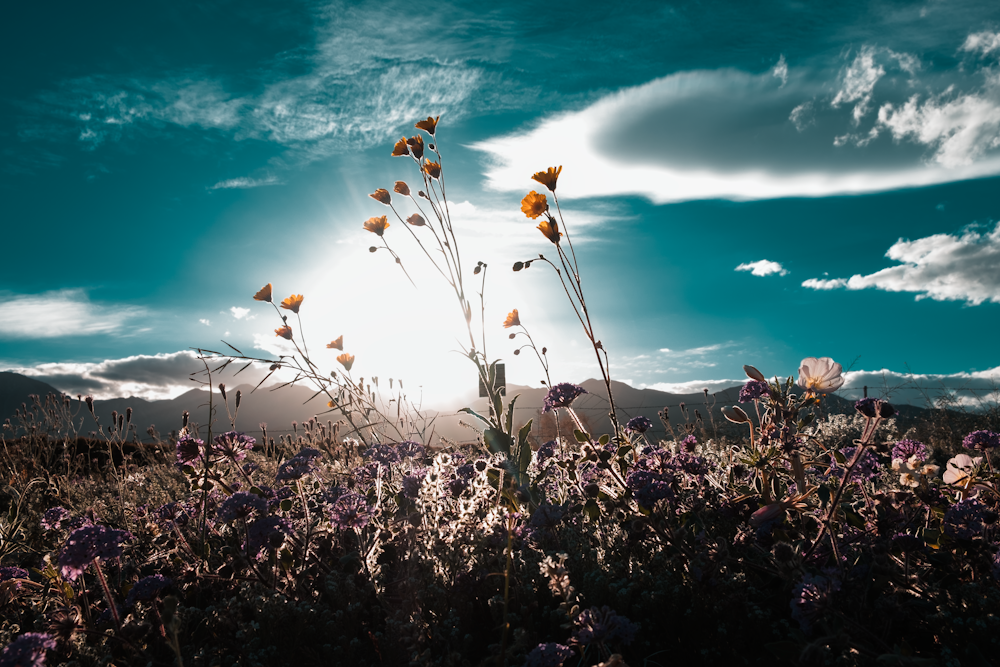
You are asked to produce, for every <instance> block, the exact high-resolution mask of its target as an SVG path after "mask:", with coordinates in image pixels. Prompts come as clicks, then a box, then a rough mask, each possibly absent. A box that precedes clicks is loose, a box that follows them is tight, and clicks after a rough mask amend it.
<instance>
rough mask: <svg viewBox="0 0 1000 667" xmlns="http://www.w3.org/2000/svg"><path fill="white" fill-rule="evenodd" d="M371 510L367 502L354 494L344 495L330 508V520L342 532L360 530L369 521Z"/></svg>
mask: <svg viewBox="0 0 1000 667" xmlns="http://www.w3.org/2000/svg"><path fill="white" fill-rule="evenodd" d="M371 516H372V513H371V508H370V507H368V501H367V500H365V499H364V498H362V497H361V496H359V495H358V494H356V493H346V494H344V495H343V496H341V497H340V498H339V499H338V500H337V502H335V503H334V504H333V507H331V508H330V520H331V521H332V522H333V524H334V525H335V526H337V527H338V528H341V529H343V530H347V529H348V528H357V529H359V530H360V529H361V528H364V527H365V526H367V525H368V522H369V521H370V520H371Z"/></svg>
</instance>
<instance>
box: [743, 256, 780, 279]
mask: <svg viewBox="0 0 1000 667" xmlns="http://www.w3.org/2000/svg"><path fill="white" fill-rule="evenodd" d="M736 271H749V272H750V273H751V274H753V275H755V276H770V275H772V274H775V273H777V274H778V275H779V276H786V275H788V271H787V270H786V269H785V268H784V267H782V266H781V264H780V263H779V262H772V261H770V260H767V259H762V260H759V261H756V262H747V263H744V264H740V265H739V266H737V267H736Z"/></svg>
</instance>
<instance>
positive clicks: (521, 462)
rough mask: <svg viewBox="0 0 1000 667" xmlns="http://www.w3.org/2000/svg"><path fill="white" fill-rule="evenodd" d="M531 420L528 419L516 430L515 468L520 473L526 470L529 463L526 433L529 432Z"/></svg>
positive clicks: (529, 454)
mask: <svg viewBox="0 0 1000 667" xmlns="http://www.w3.org/2000/svg"><path fill="white" fill-rule="evenodd" d="M532 421H534V420H531V419H529V420H528V423H527V424H525V425H524V426H522V427H521V430H520V431H518V432H517V469H518V471H520V473H521V474H522V475H524V474H525V473H526V472H528V466H529V465H531V445H530V444H529V443H528V435H529V434H530V433H531V422H532Z"/></svg>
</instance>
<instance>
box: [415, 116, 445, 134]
mask: <svg viewBox="0 0 1000 667" xmlns="http://www.w3.org/2000/svg"><path fill="white" fill-rule="evenodd" d="M440 118H441V116H437V117H435V118H431V117H430V116H428V117H427V120H422V121H420V122H419V123H417V124H416V125H414V126H413V127H415V128H417V129H418V130H423V131H424V132H426V133H427V134H429V135H431V136H432V137H433V136H434V130H436V129H437V124H438V119H440Z"/></svg>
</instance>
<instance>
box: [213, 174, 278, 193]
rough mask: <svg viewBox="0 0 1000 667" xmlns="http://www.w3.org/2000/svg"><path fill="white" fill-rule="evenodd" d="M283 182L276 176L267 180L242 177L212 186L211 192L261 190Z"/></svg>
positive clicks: (266, 178)
mask: <svg viewBox="0 0 1000 667" xmlns="http://www.w3.org/2000/svg"><path fill="white" fill-rule="evenodd" d="M280 184H281V182H280V181H279V180H278V178H277V177H276V176H267V177H265V178H249V177H247V176H241V177H240V178H230V179H228V180H225V181H219V182H218V183H216V184H215V185H213V186H211V187H210V188H209V190H233V189H236V190H247V189H249V188H260V187H265V186H268V185H280Z"/></svg>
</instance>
